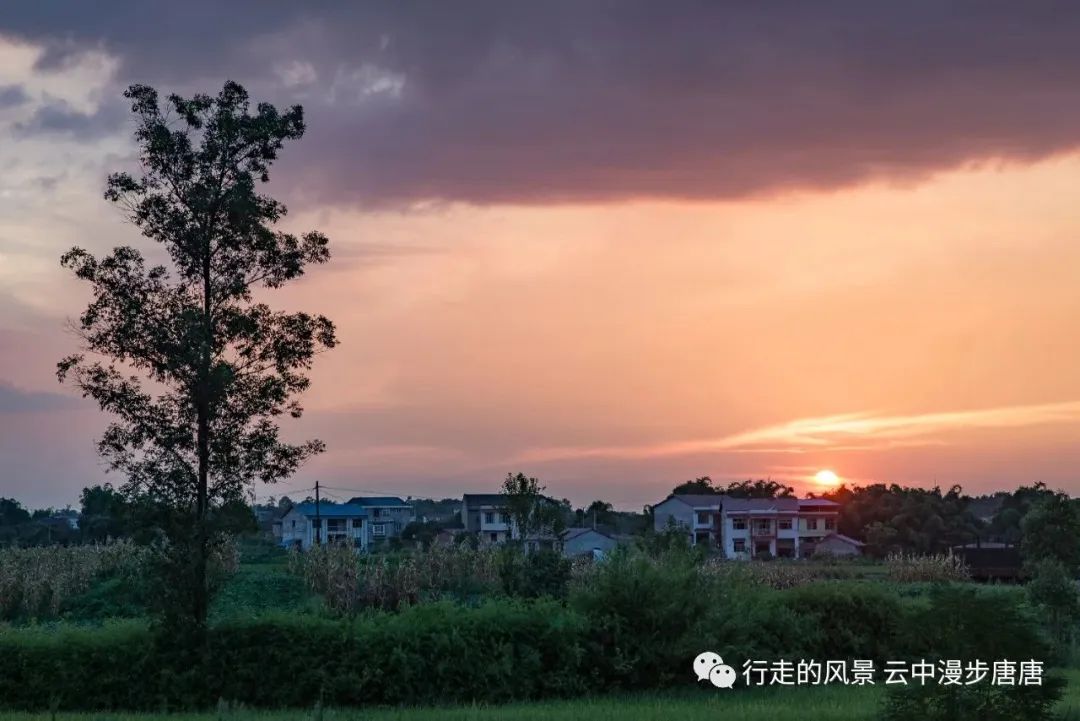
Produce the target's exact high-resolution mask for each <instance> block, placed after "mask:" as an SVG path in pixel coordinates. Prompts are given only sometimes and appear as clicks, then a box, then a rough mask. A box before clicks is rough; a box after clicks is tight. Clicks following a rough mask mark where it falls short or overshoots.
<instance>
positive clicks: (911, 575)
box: [885, 551, 970, 583]
mask: <svg viewBox="0 0 1080 721" xmlns="http://www.w3.org/2000/svg"><path fill="white" fill-rule="evenodd" d="M885 567H886V569H888V576H889V579H890V580H893V581H896V582H898V583H934V582H940V581H966V580H968V578H970V573H969V571H968V568H967V566H966V565H965V564H964V561H963V559H961V558H960V557H959V556H954V555H953V554H952V552H951V551H950V552H949V553H938V554H934V555H930V556H917V555H915V554H903V553H894V554H891V555H889V556H887V557H886V558H885Z"/></svg>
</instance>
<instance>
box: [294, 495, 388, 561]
mask: <svg viewBox="0 0 1080 721" xmlns="http://www.w3.org/2000/svg"><path fill="white" fill-rule="evenodd" d="M367 526H368V509H367V508H364V507H363V506H359V505H354V504H351V503H327V502H326V501H320V502H319V504H318V509H317V510H316V504H314V503H298V504H297V505H295V506H293V507H292V508H291V509H289V512H288V513H286V514H285V515H284V516H282V517H281V545H283V546H287V547H290V548H292V547H297V548H300V549H302V550H305V551H306V550H307V549H309V548H311V547H312V546H313V545H315V544H316V543H327V544H329V543H343V544H346V545H349V546H353V547H355V548H358V549H360V550H364V551H366V550H367V549H368V545H369V543H368V541H369V537H368V528H367Z"/></svg>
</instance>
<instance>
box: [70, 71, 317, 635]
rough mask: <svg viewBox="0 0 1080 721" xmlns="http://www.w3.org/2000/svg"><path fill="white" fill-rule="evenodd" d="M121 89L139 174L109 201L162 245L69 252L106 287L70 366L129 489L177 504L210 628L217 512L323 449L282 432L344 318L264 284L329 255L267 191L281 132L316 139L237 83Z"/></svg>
mask: <svg viewBox="0 0 1080 721" xmlns="http://www.w3.org/2000/svg"><path fill="white" fill-rule="evenodd" d="M124 95H125V97H126V98H128V99H129V100H130V101H131V107H132V111H133V113H134V114H135V116H136V121H137V125H136V131H135V140H136V142H137V144H138V147H139V161H140V165H141V174H139V175H137V176H135V175H131V174H129V173H126V172H120V173H114V174H113V175H111V176H110V177H109V179H108V183H107V188H106V191H105V198H106V199H107V200H109V201H110V202H112V203H114V204H115V205H116V206H117V207H119V208H120V209H121V210H122V211H123V213H124V215H125V216H126V217H127V219H128V220H130V221H131V222H132V223H133V224H134V225H135V226H136V227H137V228H139V230H140V231H141V232H142V234H143V236H145V237H146V238H148V239H150V240H152V241H154V242H155V243H157V244H158V248H156V249H155V252H154V253H153V254H152V257H154V258H155V259H160V262H154V261H148V260H147V259H146V258H145V257H144V255H143V253H142V252H140V251H139V250H137V249H135V248H132V247H128V246H121V247H118V248H116V249H114V250H113V251H112V252H111V253H109V254H108V255H105V256H104V257H100V258H98V257H95V256H94V255H92V254H91V253H90V252H88V251H86V250H84V249H82V248H73V249H72V250H70V251H69V252H67V253H65V254H64V256H63V258H62V264H63V265H64V267H66V268H69V269H70V270H72V271H73V272H74V273H75V275H76V276H77V277H78V278H79V279H81V280H84V281H86V282H87V283H89V284H90V286H91V288H92V292H93V299H92V300H91V302H90V305H89V306H88V307H87V309H86V310H85V311H84V312H83V314H82V316H81V317H80V319H79V322H78V326H77V332H78V334H79V336H80V338H81V339H82V343H83V352H82V353H78V354H75V355H72V356H69V357H67V358H65V359H64V360H62V361H61V362H60V363H59V365H58V376H59V378H60V379H61V381H64V380H69V381H71V382H72V383H73V384H74V385H75V386H76V387H77V388H78V389H79V390H80V391H81V392H82V394H83V396H85V397H89V398H92V399H93V400H95V401H97V403H98V405H99V406H100V407H101V409H102V410H103V411H106V412H108V413H109V414H111V415H112V418H113V420H112V422H111V423H110V424H109V426H108V427H107V429H106V430H105V432H104V435H103V436H102V438H101V439H100V442H99V444H98V449H99V452H100V454H101V455H102V456H103V458H104V459H105V460H106V461H107V463H108V465H109V467H110V468H111V469H114V470H117V471H120V472H121V473H123V474H124V475H125V476H126V479H127V481H126V483H125V485H124V487H123V489H124V491H125V493H126V494H128V495H129V496H141V497H145V498H147V499H149V500H150V501H151V502H152V503H154V504H157V505H158V506H159V507H160V508H162V509H163V510H164V511H167V512H169V513H170V514H171V515H170V517H169V519H168V522H167V523H166V524H165V529H166V531H167V532H168V534H169V537H170V542H171V543H172V544H173V545H174V546H176V547H177V549H178V553H180V554H181V555H182V556H187V557H190V558H191V559H192V567H191V568H190V569H189V570H190V573H189V574H187V577H185V579H184V582H185V583H190V585H191V588H192V594H191V598H190V606H189V607H188V608H187V609H186V611H187V612H188V613H189V614H190V615H191V616H192V618H193V619H194V620H195V621H196V622H198V623H200V624H201V623H202V622H203V621H204V620H205V617H206V612H207V603H208V594H209V588H208V587H207V580H206V579H207V574H206V563H207V559H208V558H209V555H210V553H211V551H212V549H211V547H210V546H211V545H212V543H213V539H214V538H215V532H216V531H218V530H220V529H221V528H222V527H223V525H224V523H225V521H227V519H228V518H230V514H229V513H227V512H226V513H221V512H218V511H220V510H221V509H223V508H225V507H227V506H228V505H229V504H235V503H237V502H240V501H241V500H242V499H243V493H244V491H245V489H246V488H247V487H248V486H249V484H251V483H252V482H254V481H256V480H259V481H263V482H266V483H272V482H275V481H277V480H280V479H282V478H285V477H288V476H289V475H290V474H292V473H293V472H294V471H295V470H296V469H297V468H298V467H299V466H300V464H301V463H303V462H304V461H305V460H306V459H308V458H310V457H311V456H313V455H315V454H316V453H319V452H320V451H321V450H322V449H323V444H322V443H321V442H319V441H314V440H313V441H308V442H305V443H298V444H294V443H288V442H285V441H283V440H282V439H281V438H280V437H279V427H278V419H279V418H280V417H282V416H285V415H290V416H293V417H299V416H300V415H301V413H302V408H301V406H300V404H299V402H298V401H297V395H298V394H299V393H301V392H302V391H304V390H305V389H306V388H307V387H308V383H309V381H308V378H307V376H306V371H307V370H308V369H309V368H310V366H311V362H312V359H313V357H314V355H315V354H316V353H317V352H318V351H320V350H321V349H325V348H331V347H333V346H334V345H335V344H336V342H337V341H336V338H335V334H334V326H333V324H332V323H331V322H330V321H329V320H327V319H326V318H325V317H323V316H319V315H310V314H308V313H286V312H280V311H274V310H272V309H271V308H270V307H269V306H268V305H266V304H265V303H263V302H261V301H258V300H256V298H255V294H256V292H257V291H259V289H269V288H278V287H280V286H282V285H284V284H285V283H287V282H288V281H291V280H294V279H296V278H299V277H300V276H301V275H302V274H303V273H304V271H305V267H306V266H307V265H309V264H313V263H314V264H318V263H324V262H326V261H327V260H328V258H329V250H328V247H327V239H326V237H325V236H324V235H322V234H321V233H318V232H311V233H307V234H304V235H302V236H296V235H293V234H290V233H286V232H282V231H280V230H277V229H276V228H275V224H276V223H277V222H278V221H280V220H281V219H282V218H283V217H284V215H285V213H286V209H285V206H284V205H282V204H281V203H280V202H278V201H277V200H275V199H273V198H271V197H270V196H268V195H265V194H262V193H260V192H259V184H260V183H265V182H267V181H268V180H269V170H270V166H271V165H272V163H273V162H274V160H275V159H276V158H277V155H278V151H279V150H280V149H281V148H282V146H283V144H284V143H285V142H286V141H288V140H294V139H297V138H299V137H301V136H302V135H303V132H304V119H303V111H302V109H301V108H300V107H299V106H295V107H292V108H290V109H288V110H287V111H285V112H279V111H278V110H277V109H276V108H275V107H274V106H272V105H269V104H266V103H261V104H259V105H258V106H257V107H256V108H255V109H254V110H252V108H251V104H250V102H249V99H248V94H247V92H246V91H245V90H244V89H243V88H242V87H241V86H240V85H238V84H236V83H233V82H228V83H226V84H225V86H224V87H223V88H222V90H221V92H220V93H219V94H218V95H217V96H216V97H211V96H208V95H195V96H193V97H191V98H183V97H180V96H178V95H171V96H169V98H168V99H167V101H166V102H165V103H162V102H161V101H160V100H159V97H158V93H157V92H156V91H155V90H154V89H153V88H150V87H147V86H145V85H133V86H131V87H130V88H129V89H128V90H127V91H126V92H125V94H124Z"/></svg>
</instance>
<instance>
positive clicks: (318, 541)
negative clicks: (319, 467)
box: [315, 481, 322, 546]
mask: <svg viewBox="0 0 1080 721" xmlns="http://www.w3.org/2000/svg"><path fill="white" fill-rule="evenodd" d="M315 545H316V546H321V545H322V516H321V515H319V482H318V481H315Z"/></svg>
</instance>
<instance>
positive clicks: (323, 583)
mask: <svg viewBox="0 0 1080 721" xmlns="http://www.w3.org/2000/svg"><path fill="white" fill-rule="evenodd" d="M289 565H290V569H291V570H292V571H293V573H296V574H297V575H299V576H300V577H302V578H303V579H304V580H305V582H306V583H307V584H308V587H309V588H310V589H311V590H312V591H314V592H315V593H318V594H320V595H321V596H322V597H323V598H324V599H325V601H326V605H327V606H328V607H329V608H330V609H331V610H333V611H336V612H338V613H343V614H349V613H355V612H357V611H360V610H362V609H365V608H377V609H386V610H392V609H397V608H400V607H402V606H407V605H412V604H415V603H418V602H420V601H424V600H430V599H433V598H437V597H440V596H446V595H452V596H456V597H458V598H463V599H467V598H469V597H472V596H476V595H480V594H486V593H491V592H492V591H494V590H495V589H496V588H497V587H498V585H499V574H498V551H497V550H492V549H479V550H474V549H471V548H467V547H463V546H449V547H442V546H435V547H433V548H431V550H429V551H426V552H423V553H415V554H409V555H388V554H387V555H382V554H380V555H372V556H367V555H359V554H357V553H356V551H354V550H353V549H351V548H349V547H346V546H337V545H327V546H318V547H315V548H312V549H310V550H309V551H307V552H305V553H299V552H295V551H294V552H293V554H292V555H291V556H290V561H289Z"/></svg>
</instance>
